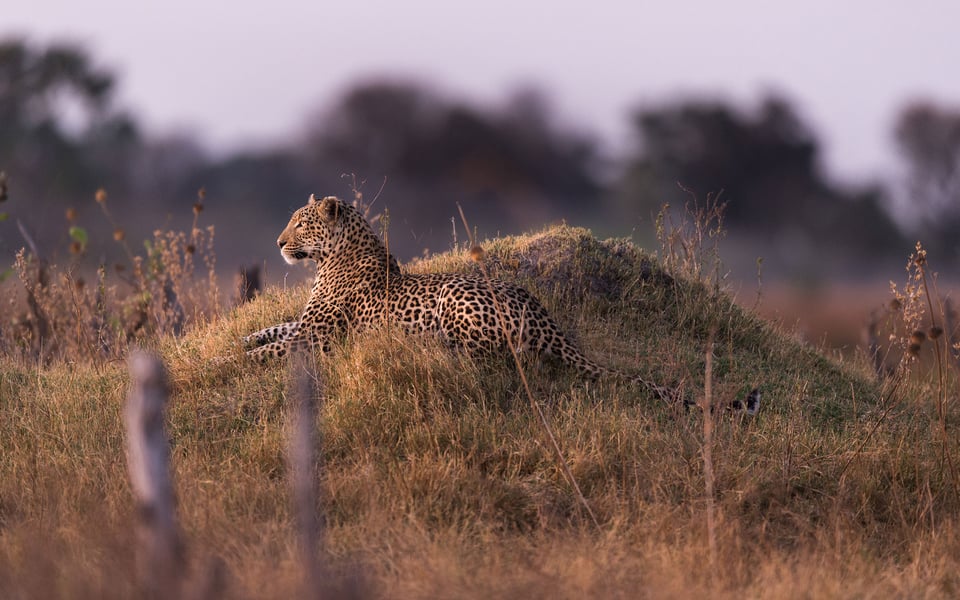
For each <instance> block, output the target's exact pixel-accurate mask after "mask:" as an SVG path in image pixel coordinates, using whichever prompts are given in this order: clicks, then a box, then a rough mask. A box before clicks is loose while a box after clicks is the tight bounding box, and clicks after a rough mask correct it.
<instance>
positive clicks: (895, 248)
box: [620, 97, 903, 268]
mask: <svg viewBox="0 0 960 600" xmlns="http://www.w3.org/2000/svg"><path fill="white" fill-rule="evenodd" d="M633 122H634V132H635V135H636V150H635V152H634V154H633V156H632V157H630V158H629V160H628V162H627V166H626V171H625V174H624V179H623V182H622V184H621V190H620V193H621V196H622V197H623V198H624V199H625V201H626V202H629V203H630V205H631V209H632V210H636V209H637V208H640V209H641V210H644V211H647V212H648V213H653V212H656V210H657V208H658V207H659V206H660V205H662V204H663V203H669V204H671V205H672V206H682V205H684V204H685V203H686V202H687V201H689V200H690V196H689V194H688V193H687V192H685V191H684V190H683V189H681V187H680V186H681V185H682V186H683V187H684V188H686V189H688V190H691V191H692V192H694V193H695V194H696V195H697V196H698V197H699V199H700V201H701V202H702V201H704V200H705V199H706V196H707V195H708V194H714V195H715V194H718V193H721V192H722V200H723V201H725V202H726V203H727V212H726V217H727V221H726V222H727V224H728V226H729V227H730V229H731V230H732V231H734V232H742V233H745V234H748V235H749V237H750V239H752V240H755V241H762V242H764V243H767V244H771V243H772V244H776V247H777V248H778V250H777V251H779V252H781V253H783V254H785V255H787V256H788V257H789V258H791V259H792V260H795V259H796V257H797V256H808V257H809V259H808V260H807V261H806V262H807V264H806V265H798V267H799V268H816V267H817V266H818V265H819V264H822V260H823V258H824V256H823V254H824V252H825V251H828V252H833V253H836V252H837V251H839V252H843V253H853V254H857V255H859V256H861V257H863V256H868V255H874V254H876V253H877V252H880V253H883V252H892V253H898V252H901V251H902V250H903V241H902V237H901V235H900V233H899V231H898V229H897V228H896V226H895V225H894V224H893V222H892V221H891V220H890V218H889V216H888V215H887V213H886V212H885V211H884V210H883V208H882V207H883V203H884V195H883V192H882V190H881V188H880V187H879V186H871V187H867V188H864V189H859V190H848V189H843V188H840V187H838V186H835V185H833V184H831V183H830V182H829V181H828V180H827V179H826V178H825V177H824V176H823V174H822V173H821V169H820V165H819V155H818V152H819V147H818V143H817V141H816V138H815V135H814V133H813V132H812V130H811V129H810V128H809V127H807V126H806V125H805V124H804V123H803V122H802V121H801V120H800V118H799V117H798V116H797V114H796V113H795V111H794V110H793V108H792V107H791V106H790V104H789V103H788V102H787V101H786V100H784V99H783V98H779V97H768V98H766V99H764V100H763V101H762V102H761V104H760V107H759V109H758V110H757V111H756V112H755V114H753V115H750V114H742V113H739V112H737V111H735V110H733V109H731V108H730V107H729V106H727V105H725V104H722V103H718V102H703V101H692V102H684V103H680V104H670V105H667V106H665V107H657V108H652V109H644V110H640V111H638V112H637V113H636V114H635V116H634V121H633ZM678 184H679V185H678ZM828 249H829V250H828ZM837 256H838V255H837V254H834V255H833V256H832V257H831V258H836V257H837Z"/></svg>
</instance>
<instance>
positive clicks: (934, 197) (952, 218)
mask: <svg viewBox="0 0 960 600" xmlns="http://www.w3.org/2000/svg"><path fill="white" fill-rule="evenodd" d="M894 137H895V139H896V143H897V147H898V149H899V150H900V154H901V156H902V157H903V159H904V160H905V162H906V167H907V173H906V180H905V182H904V183H905V185H904V188H905V196H906V198H905V200H906V202H905V204H906V205H905V206H902V207H901V209H902V210H904V211H905V213H906V214H905V216H906V218H907V219H908V220H909V221H910V222H911V223H912V224H914V225H916V226H919V227H920V228H922V231H925V232H927V233H930V232H933V233H935V235H936V236H937V238H938V239H939V240H940V243H941V244H944V245H945V246H946V247H947V248H949V249H950V250H951V251H952V253H953V254H954V256H956V255H957V251H958V240H957V236H956V232H957V230H958V228H960V110H956V109H948V108H944V107H939V106H936V105H934V104H932V103H929V102H915V103H913V104H910V105H908V106H907V107H906V108H904V110H903V111H902V112H901V113H900V116H899V117H898V118H897V122H896V126H895V129H894Z"/></svg>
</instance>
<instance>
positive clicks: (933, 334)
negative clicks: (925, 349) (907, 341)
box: [927, 325, 943, 340]
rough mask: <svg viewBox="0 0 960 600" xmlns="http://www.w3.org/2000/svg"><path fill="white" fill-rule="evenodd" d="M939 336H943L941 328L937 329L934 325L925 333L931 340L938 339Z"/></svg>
mask: <svg viewBox="0 0 960 600" xmlns="http://www.w3.org/2000/svg"><path fill="white" fill-rule="evenodd" d="M941 335H943V327H939V326H937V325H934V326H933V327H931V328H930V331H928V332H927V336H928V337H929V338H930V339H931V340H935V339H937V338H939V337H940V336H941Z"/></svg>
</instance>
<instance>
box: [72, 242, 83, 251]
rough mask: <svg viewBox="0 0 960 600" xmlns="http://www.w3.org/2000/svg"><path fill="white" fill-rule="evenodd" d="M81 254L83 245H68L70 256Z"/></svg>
mask: <svg viewBox="0 0 960 600" xmlns="http://www.w3.org/2000/svg"><path fill="white" fill-rule="evenodd" d="M81 252H83V245H81V244H80V242H71V243H70V254H80V253H81Z"/></svg>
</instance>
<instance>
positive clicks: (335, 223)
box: [277, 194, 372, 265]
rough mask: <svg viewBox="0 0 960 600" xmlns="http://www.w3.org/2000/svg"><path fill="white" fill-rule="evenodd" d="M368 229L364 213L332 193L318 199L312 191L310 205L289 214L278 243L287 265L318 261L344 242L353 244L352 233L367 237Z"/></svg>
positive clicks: (337, 248)
mask: <svg viewBox="0 0 960 600" xmlns="http://www.w3.org/2000/svg"><path fill="white" fill-rule="evenodd" d="M369 229H370V227H369V225H367V223H366V221H365V220H364V218H363V215H361V214H360V212H359V211H357V209H355V208H354V207H353V206H351V205H349V204H346V203H344V202H343V201H342V200H340V199H339V198H335V197H333V196H327V197H326V198H324V199H323V200H317V199H316V198H315V197H314V195H313V194H310V200H309V201H308V202H307V204H306V205H305V206H301V207H300V208H298V209H297V210H296V211H295V212H294V213H293V216H292V217H290V222H289V223H287V226H286V227H285V228H284V230H283V232H282V233H281V234H280V237H279V238H277V245H278V246H280V254H281V256H283V260H285V261H287V263H288V264H291V265H292V264H294V263H296V262H297V261H300V260H305V259H312V260H315V261H317V262H318V263H319V262H322V261H324V260H326V258H327V257H329V256H330V255H331V254H332V253H333V252H335V251H341V246H342V245H343V242H344V241H346V242H347V243H350V240H351V236H357V235H358V234H359V235H360V237H365V235H364V234H365V233H366V231H369ZM365 230H366V231H365ZM371 233H372V232H371Z"/></svg>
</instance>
